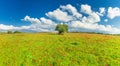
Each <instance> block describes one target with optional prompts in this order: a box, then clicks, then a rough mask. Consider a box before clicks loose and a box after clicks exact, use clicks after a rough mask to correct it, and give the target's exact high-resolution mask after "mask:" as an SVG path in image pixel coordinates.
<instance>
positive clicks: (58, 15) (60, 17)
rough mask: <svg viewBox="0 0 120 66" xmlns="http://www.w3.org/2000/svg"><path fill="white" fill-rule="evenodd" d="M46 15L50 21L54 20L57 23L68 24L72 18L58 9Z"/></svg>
mask: <svg viewBox="0 0 120 66" xmlns="http://www.w3.org/2000/svg"><path fill="white" fill-rule="evenodd" d="M46 15H47V16H48V17H50V18H51V19H56V20H57V21H59V22H69V21H70V20H72V17H71V16H70V15H68V13H67V12H63V11H62V10H60V9H56V10H54V11H53V12H48V13H46Z"/></svg>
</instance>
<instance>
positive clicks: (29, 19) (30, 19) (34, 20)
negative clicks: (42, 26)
mask: <svg viewBox="0 0 120 66" xmlns="http://www.w3.org/2000/svg"><path fill="white" fill-rule="evenodd" d="M22 20H24V21H28V22H31V23H32V24H36V23H40V20H39V19H37V18H30V16H25V18H24V19H22Z"/></svg>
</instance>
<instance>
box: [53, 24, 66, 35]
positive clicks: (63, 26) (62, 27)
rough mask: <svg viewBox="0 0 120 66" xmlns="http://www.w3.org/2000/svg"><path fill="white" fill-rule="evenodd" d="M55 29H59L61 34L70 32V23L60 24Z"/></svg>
mask: <svg viewBox="0 0 120 66" xmlns="http://www.w3.org/2000/svg"><path fill="white" fill-rule="evenodd" d="M55 30H57V31H58V33H59V34H63V33H64V32H68V25H66V24H58V25H57V26H56V29H55Z"/></svg>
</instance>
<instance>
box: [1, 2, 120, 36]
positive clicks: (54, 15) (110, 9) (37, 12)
mask: <svg viewBox="0 0 120 66" xmlns="http://www.w3.org/2000/svg"><path fill="white" fill-rule="evenodd" d="M59 23H60V24H63V23H65V24H68V26H69V31H70V32H72V31H77V32H101V33H110V34H119V33H120V0H0V32H4V31H8V30H12V31H15V30H19V31H23V32H53V31H55V27H56V25H57V24H59Z"/></svg>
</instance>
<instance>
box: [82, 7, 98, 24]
mask: <svg viewBox="0 0 120 66" xmlns="http://www.w3.org/2000/svg"><path fill="white" fill-rule="evenodd" d="M81 11H82V12H83V13H86V14H88V17H86V16H84V17H83V18H82V22H88V23H96V22H100V16H99V15H98V14H97V13H96V12H94V11H92V10H91V6H89V5H81Z"/></svg>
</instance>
